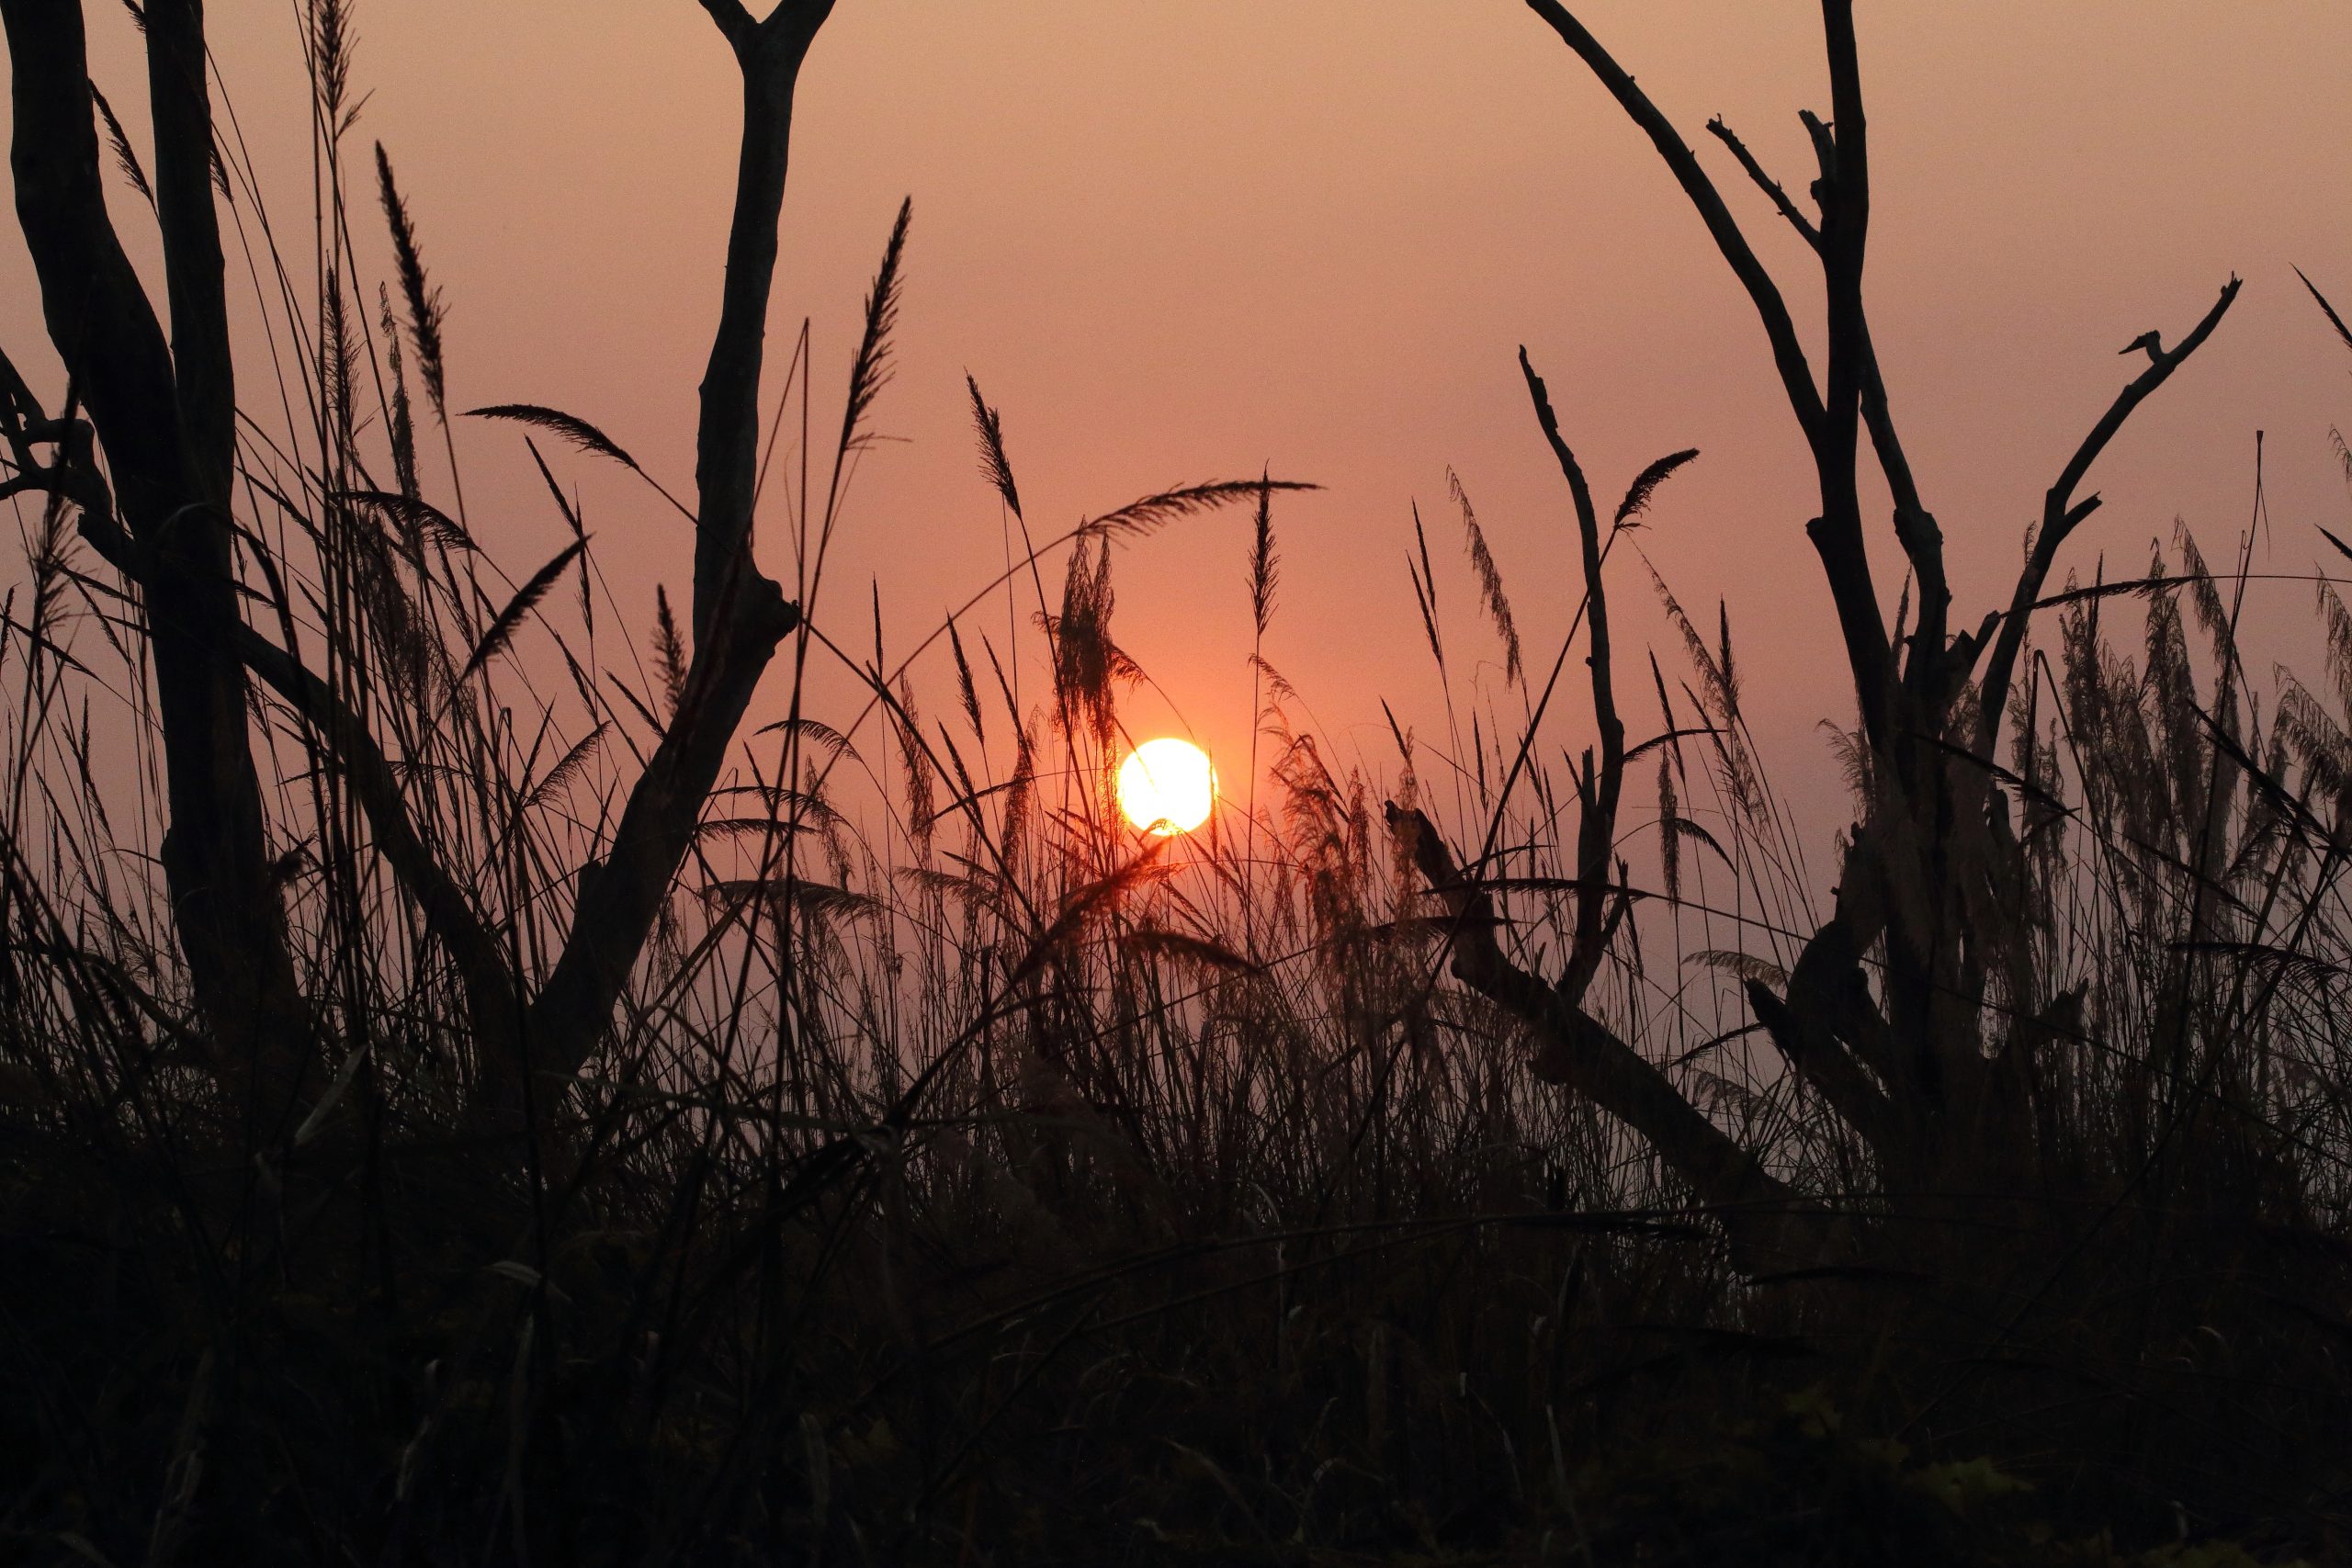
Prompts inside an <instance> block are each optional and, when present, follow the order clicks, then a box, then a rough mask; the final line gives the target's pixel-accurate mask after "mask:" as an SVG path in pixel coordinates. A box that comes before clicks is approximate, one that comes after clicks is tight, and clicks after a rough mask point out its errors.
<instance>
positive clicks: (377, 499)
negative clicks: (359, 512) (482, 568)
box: [329, 490, 477, 550]
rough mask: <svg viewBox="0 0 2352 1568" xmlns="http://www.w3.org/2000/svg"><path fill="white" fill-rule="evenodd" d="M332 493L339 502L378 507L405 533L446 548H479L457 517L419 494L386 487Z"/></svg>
mask: <svg viewBox="0 0 2352 1568" xmlns="http://www.w3.org/2000/svg"><path fill="white" fill-rule="evenodd" d="M329 493H330V494H332V495H333V497H334V499H335V500H337V501H341V502H351V503H353V504H356V505H360V506H372V507H375V508H377V509H378V510H379V511H381V512H382V513H384V515H386V516H387V517H390V519H391V520H392V521H393V522H395V523H397V524H399V525H400V526H401V532H402V533H403V534H404V535H407V536H411V537H413V538H417V539H430V540H431V541H432V542H433V543H435V544H436V545H439V546H441V547H443V548H444V549H451V550H471V549H475V548H477V547H476V546H475V544H474V541H473V536H472V535H470V534H469V533H467V532H466V530H465V528H464V527H463V526H462V525H459V523H458V520H457V519H456V518H454V517H451V516H449V515H448V514H447V513H444V512H443V511H442V510H441V509H440V508H439V507H437V506H435V505H434V504H433V503H432V502H429V501H425V500H424V499H422V498H420V497H418V496H413V495H402V494H395V493H394V492H393V491H385V490H339V491H331V492H329Z"/></svg>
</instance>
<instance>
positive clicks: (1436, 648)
mask: <svg viewBox="0 0 2352 1568" xmlns="http://www.w3.org/2000/svg"><path fill="white" fill-rule="evenodd" d="M1413 542H1414V543H1415V544H1416V545H1417V546H1419V548H1420V556H1421V559H1420V565H1419V566H1418V567H1416V566H1415V565H1414V564H1413V558H1412V557H1411V556H1407V557H1406V558H1405V570H1406V573H1407V575H1408V576H1410V577H1411V578H1412V580H1413V603H1414V604H1418V605H1419V606H1420V611H1421V629H1422V630H1423V631H1424V632H1427V633H1428V634H1429V639H1430V657H1431V658H1433V659H1435V660H1437V673H1438V680H1439V682H1440V683H1441V684H1442V683H1443V682H1444V681H1445V679H1446V674H1445V644H1444V643H1443V642H1442V641H1441V640H1439V638H1438V635H1437V578H1436V575H1435V574H1434V573H1432V572H1431V571H1430V541H1429V536H1428V535H1427V534H1426V533H1424V532H1423V531H1422V529H1421V503H1420V502H1418V501H1417V502H1413Z"/></svg>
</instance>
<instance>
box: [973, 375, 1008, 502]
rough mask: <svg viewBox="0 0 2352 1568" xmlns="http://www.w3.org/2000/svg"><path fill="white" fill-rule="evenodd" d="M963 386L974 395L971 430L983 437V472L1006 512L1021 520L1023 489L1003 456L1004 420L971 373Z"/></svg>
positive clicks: (981, 441) (981, 451) (981, 461)
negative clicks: (1001, 500) (1001, 498)
mask: <svg viewBox="0 0 2352 1568" xmlns="http://www.w3.org/2000/svg"><path fill="white" fill-rule="evenodd" d="M964 385H965V387H966V388H967V389H968V390H969V391H970V392H971V394H972V429H973V431H974V433H975V434H978V436H979V438H980V472H981V473H982V474H984V475H986V476H987V478H988V481H989V484H990V485H991V486H993V487H994V488H995V490H996V492H997V494H999V495H1001V496H1002V497H1003V498H1004V505H1005V510H1007V511H1008V512H1011V513H1012V514H1013V515H1014V516H1015V517H1019V516H1020V515H1021V490H1020V487H1019V486H1017V485H1015V484H1014V483H1013V482H1012V463H1010V462H1009V461H1007V460H1006V458H1005V456H1004V421H1003V419H1002V417H1001V415H999V414H998V412H997V411H996V410H994V409H992V408H990V407H989V405H988V403H987V402H986V401H985V400H983V399H982V398H981V397H980V384H979V382H978V381H976V380H974V379H973V378H972V373H971V372H970V371H968V370H967V371H965V372H964Z"/></svg>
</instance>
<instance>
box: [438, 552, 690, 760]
mask: <svg viewBox="0 0 2352 1568" xmlns="http://www.w3.org/2000/svg"><path fill="white" fill-rule="evenodd" d="M587 546H588V541H587V540H585V539H574V540H572V541H571V543H570V544H568V545H566V546H564V547H563V548H562V549H561V550H560V551H558V552H557V553H556V556H555V558H554V559H552V560H550V561H548V564H547V565H545V566H543V567H541V568H539V570H537V571H535V572H533V573H532V574H531V580H530V581H528V582H526V583H525V584H523V586H522V587H521V588H519V589H517V590H515V597H513V598H512V599H509V600H508V601H507V602H506V604H505V607H504V608H503V609H502V610H500V611H499V612H498V614H497V615H495V616H494V617H492V620H491V623H490V625H489V626H487V627H485V628H484V629H483V631H482V634H481V641H480V642H477V643H475V644H474V650H473V652H472V653H470V654H469V655H468V656H467V658H466V662H465V667H464V668H463V669H461V670H459V671H458V682H457V683H458V685H460V686H462V685H464V684H465V683H466V682H468V681H469V680H471V679H472V678H473V674H474V671H477V670H480V669H481V667H482V666H483V665H484V664H486V663H488V662H489V661H490V660H492V659H493V658H495V657H496V656H497V653H498V650H499V649H503V648H504V647H505V646H506V645H507V643H508V642H509V641H511V640H512V639H513V638H514V636H515V628H516V627H517V626H521V625H522V624H523V617H524V616H526V615H529V614H530V613H531V612H532V610H534V609H535V608H537V605H538V603H539V601H540V600H542V599H544V598H546V597H547V594H548V589H550V588H552V587H554V586H555V583H556V579H558V578H560V577H561V576H562V575H563V570H564V568H566V567H568V566H570V565H571V562H572V559H573V558H575V557H576V556H578V555H579V554H580V552H581V551H582V550H583V549H585V548H587ZM648 717H649V718H650V715H649V716H648ZM654 728H656V729H657V730H658V729H660V728H662V727H661V726H660V725H658V724H657V725H655V726H654Z"/></svg>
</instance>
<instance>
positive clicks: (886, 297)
mask: <svg viewBox="0 0 2352 1568" xmlns="http://www.w3.org/2000/svg"><path fill="white" fill-rule="evenodd" d="M914 210H915V198H914V197H905V198H904V199H902V200H901V201H900V202H899V216H898V218H897V220H895V221H893V222H892V223H891V225H890V238H889V241H888V243H886V244H885V245H884V246H883V247H882V265H880V266H879V267H878V268H876V270H875V274H874V287H873V288H870V289H868V290H867V291H866V295H865V331H864V333H862V334H861V335H860V336H859V338H858V342H857V357H856V358H855V359H854V360H852V361H851V362H850V370H849V397H848V399H847V400H845V401H844V402H843V403H842V440H841V450H842V451H843V452H852V451H854V450H856V449H857V448H858V446H861V445H862V444H863V442H864V439H865V438H864V437H863V436H862V435H861V434H859V432H860V431H861V430H862V429H864V427H865V416H866V414H867V412H870V411H871V410H872V409H873V407H874V400H875V399H876V398H877V397H879V396H880V395H881V392H882V389H883V388H884V387H885V386H886V385H888V382H889V379H890V370H891V366H890V333H892V331H893V330H895V329H896V328H897V326H898V324H899V288H900V286H901V282H902V278H901V264H902V263H903V262H904V261H905V258H906V250H907V225H908V223H909V222H910V221H911V220H912V219H913V217H914Z"/></svg>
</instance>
